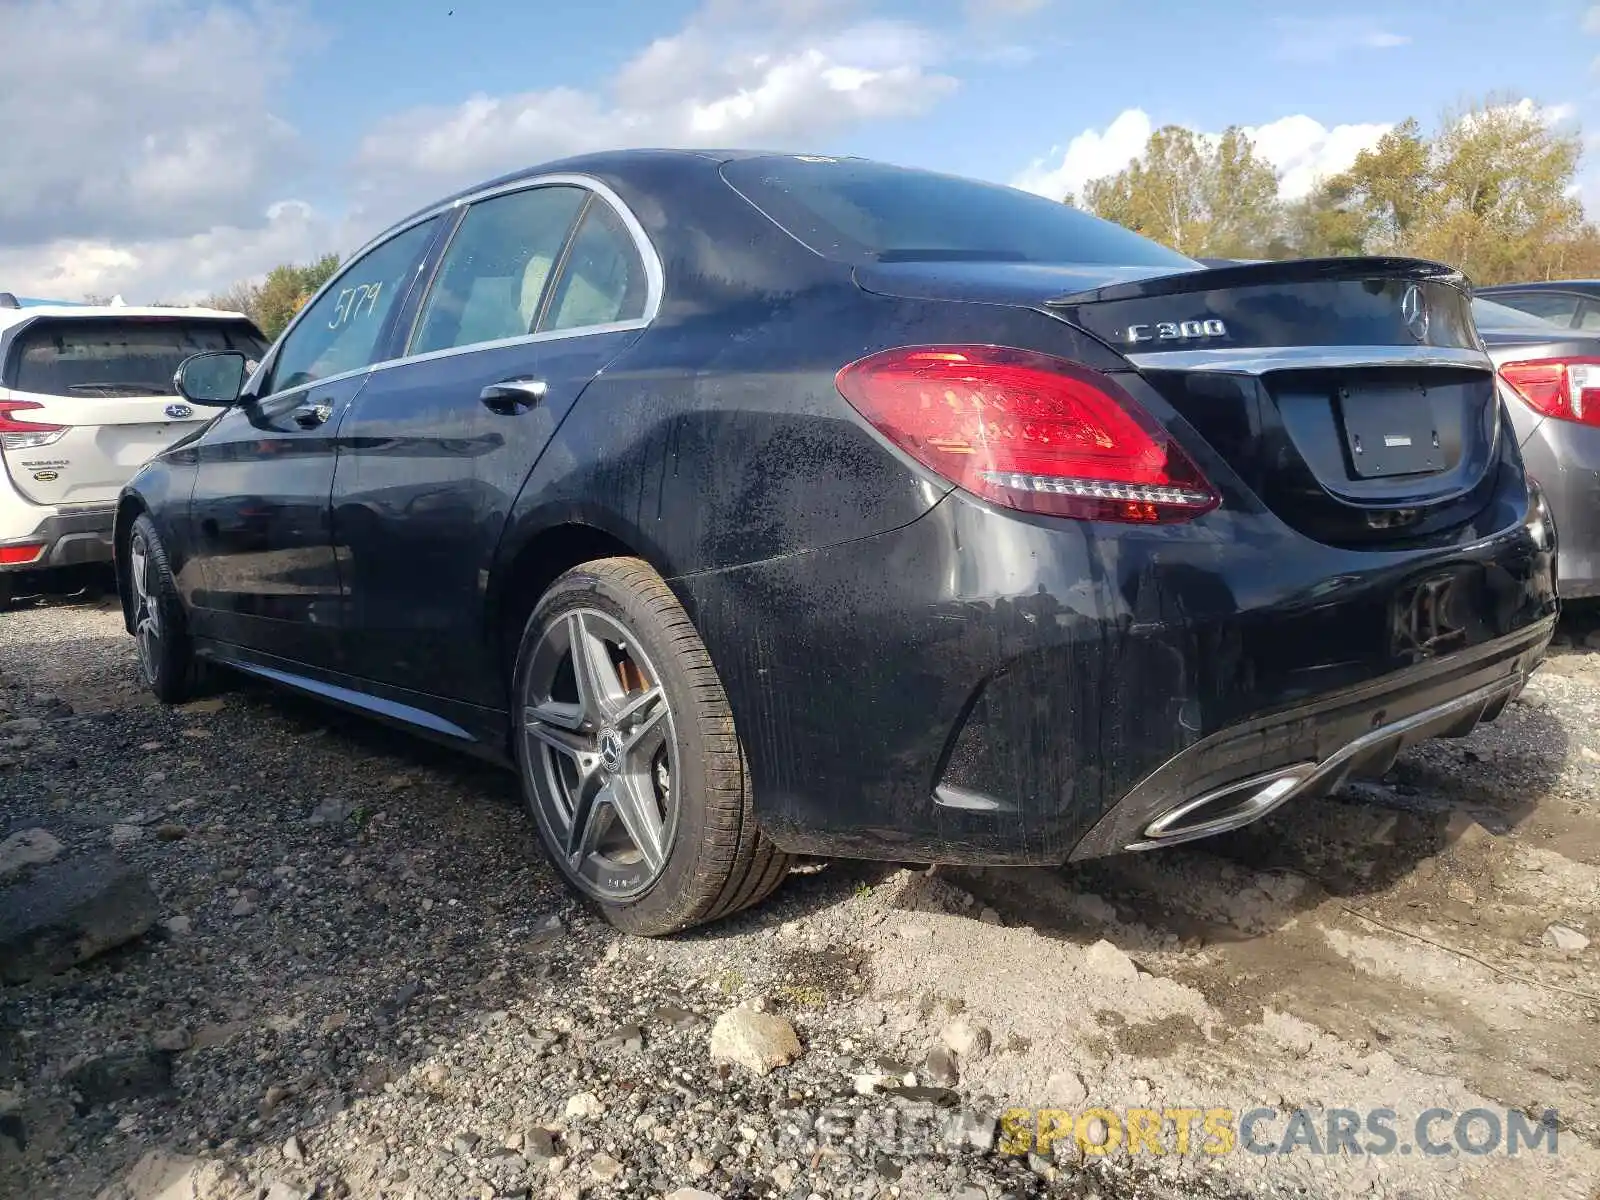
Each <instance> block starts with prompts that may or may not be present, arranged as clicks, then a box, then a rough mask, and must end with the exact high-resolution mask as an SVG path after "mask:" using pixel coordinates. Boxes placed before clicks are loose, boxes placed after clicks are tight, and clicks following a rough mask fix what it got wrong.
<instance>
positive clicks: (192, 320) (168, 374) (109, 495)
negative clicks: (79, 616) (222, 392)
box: [0, 292, 267, 606]
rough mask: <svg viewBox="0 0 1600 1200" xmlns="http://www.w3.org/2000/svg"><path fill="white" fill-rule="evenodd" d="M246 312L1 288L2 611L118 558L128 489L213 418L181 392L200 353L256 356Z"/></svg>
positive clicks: (255, 336)
mask: <svg viewBox="0 0 1600 1200" xmlns="http://www.w3.org/2000/svg"><path fill="white" fill-rule="evenodd" d="M266 347H267V341H266V339H265V338H263V337H262V336H261V331H260V330H258V329H257V328H256V327H255V325H254V324H253V323H252V322H251V321H250V319H249V318H248V317H246V316H245V315H244V314H242V313H235V312H219V311H217V310H214V309H204V308H137V307H134V306H131V305H125V304H121V303H117V302H113V303H112V304H109V305H83V304H58V303H51V302H35V301H26V302H24V301H18V300H17V298H16V297H15V296H13V295H11V294H10V293H8V292H0V454H3V457H4V460H5V472H4V474H3V475H0V606H4V605H6V604H9V603H10V601H11V599H12V597H13V596H15V595H17V594H18V593H20V592H23V591H25V590H29V589H31V588H32V587H34V586H36V585H39V584H48V583H49V582H50V581H49V580H48V578H47V576H48V575H49V574H51V573H54V574H56V575H58V576H59V575H62V574H66V573H69V572H70V571H71V569H73V568H76V567H81V566H84V565H86V564H95V563H110V562H111V561H112V549H111V527H112V522H113V518H114V516H115V513H116V504H117V495H118V493H119V492H120V491H121V488H122V485H123V484H124V483H126V482H127V481H128V479H129V478H130V477H131V476H132V475H133V473H134V472H135V471H137V470H138V469H139V467H140V465H141V464H143V463H144V462H145V460H146V459H148V458H150V457H151V456H152V455H154V454H157V453H159V452H160V451H161V450H164V449H166V448H167V447H168V446H170V445H172V443H173V442H176V441H177V440H178V439H179V438H181V437H183V436H185V435H186V434H188V433H190V432H192V431H193V430H195V429H197V428H199V427H200V426H201V425H203V424H204V423H205V422H206V421H208V420H210V419H211V418H212V417H213V416H215V412H213V411H204V410H202V411H198V412H197V411H196V410H195V409H194V407H193V406H192V405H190V404H188V403H186V402H185V401H184V400H183V399H182V397H180V396H179V395H178V394H177V393H176V391H175V390H174V389H173V386H172V376H173V373H174V372H175V371H176V370H177V369H178V364H179V363H181V362H182V361H183V360H184V359H185V358H187V357H188V356H189V355H191V354H196V353H198V352H200V351H202V350H238V351H241V352H243V353H244V355H245V356H246V358H248V359H250V360H252V361H254V360H259V359H260V358H261V356H262V355H263V354H264V353H265V352H266Z"/></svg>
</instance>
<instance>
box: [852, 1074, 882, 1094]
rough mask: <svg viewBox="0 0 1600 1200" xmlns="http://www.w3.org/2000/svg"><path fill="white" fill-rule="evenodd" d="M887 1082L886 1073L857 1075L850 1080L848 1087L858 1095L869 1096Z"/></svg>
mask: <svg viewBox="0 0 1600 1200" xmlns="http://www.w3.org/2000/svg"><path fill="white" fill-rule="evenodd" d="M888 1082H889V1076H887V1075H857V1076H855V1077H854V1078H853V1079H851V1081H850V1088H851V1090H852V1091H854V1092H855V1094H856V1095H858V1096H871V1095H873V1094H874V1093H876V1092H877V1090H878V1089H879V1088H881V1087H883V1086H884V1085H885V1084H886V1083H888Z"/></svg>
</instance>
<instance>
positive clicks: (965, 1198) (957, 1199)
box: [950, 1183, 989, 1200]
mask: <svg viewBox="0 0 1600 1200" xmlns="http://www.w3.org/2000/svg"><path fill="white" fill-rule="evenodd" d="M950 1200H989V1193H988V1192H986V1191H984V1190H983V1189H982V1188H981V1187H978V1186H976V1185H975V1184H971V1183H968V1184H964V1185H962V1186H961V1187H958V1188H957V1189H956V1190H955V1191H953V1192H951V1193H950Z"/></svg>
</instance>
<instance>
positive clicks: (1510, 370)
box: [1500, 358, 1600, 425]
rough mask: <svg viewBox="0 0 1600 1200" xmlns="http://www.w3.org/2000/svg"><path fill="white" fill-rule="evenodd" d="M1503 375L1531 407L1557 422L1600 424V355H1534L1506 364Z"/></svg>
mask: <svg viewBox="0 0 1600 1200" xmlns="http://www.w3.org/2000/svg"><path fill="white" fill-rule="evenodd" d="M1500 378H1501V379H1504V380H1505V381H1506V383H1507V384H1509V385H1510V386H1511V390H1512V391H1514V392H1516V394H1517V395H1519V396H1521V397H1522V398H1523V400H1525V401H1526V402H1527V404H1528V407H1529V408H1531V409H1533V410H1534V411H1535V412H1540V413H1543V414H1544V415H1545V416H1547V417H1554V418H1555V419H1556V420H1558V421H1577V422H1579V423H1580V424H1583V425H1600V358H1533V359H1528V360H1526V361H1524V362H1512V363H1506V364H1504V365H1503V366H1502V367H1501V368H1500Z"/></svg>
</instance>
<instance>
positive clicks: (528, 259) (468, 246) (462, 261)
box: [409, 186, 588, 354]
mask: <svg viewBox="0 0 1600 1200" xmlns="http://www.w3.org/2000/svg"><path fill="white" fill-rule="evenodd" d="M587 197H588V193H587V192H585V191H584V190H583V189H582V188H576V187H567V186H557V187H540V188H530V189H529V190H528V191H524V192H511V193H508V194H506V195H503V196H492V197H490V198H489V199H487V200H480V201H479V202H478V203H476V204H474V205H473V206H472V207H471V208H469V209H468V210H467V215H466V216H465V217H463V218H462V220H461V227H460V228H459V229H457V230H456V232H455V235H454V236H453V237H452V238H451V239H450V248H449V249H448V250H446V251H445V254H444V259H443V261H442V262H441V263H440V264H439V270H438V272H437V274H436V277H435V282H434V284H433V287H432V289H431V290H430V291H429V292H428V298H427V301H426V303H425V304H424V305H423V308H422V313H421V315H420V316H419V317H418V319H417V330H416V334H415V335H414V336H413V338H412V340H411V346H410V351H409V352H410V353H412V354H427V353H430V352H433V351H437V350H449V349H453V348H455V347H457V346H471V345H476V344H478V343H482V342H496V341H501V340H503V339H505V338H514V337H526V336H527V335H528V334H530V333H532V332H533V328H534V324H535V323H536V322H537V321H538V319H539V312H540V306H541V304H542V303H543V300H544V296H545V291H546V288H547V287H548V285H549V282H550V277H551V275H552V274H553V273H554V271H555V268H556V264H557V262H558V260H559V259H560V257H561V248H562V247H563V246H565V245H566V242H567V235H568V234H570V233H571V232H572V223H573V222H574V221H575V220H577V217H578V213H579V212H580V211H581V210H582V208H583V204H584V201H585V200H586V199H587Z"/></svg>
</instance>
